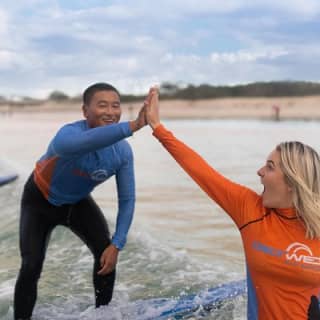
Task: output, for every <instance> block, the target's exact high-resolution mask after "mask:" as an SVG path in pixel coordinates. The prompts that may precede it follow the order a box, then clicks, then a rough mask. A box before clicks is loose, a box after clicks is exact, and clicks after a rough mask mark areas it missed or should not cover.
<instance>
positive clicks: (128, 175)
mask: <svg viewBox="0 0 320 320" xmlns="http://www.w3.org/2000/svg"><path fill="white" fill-rule="evenodd" d="M127 159H128V161H127V162H126V163H125V164H124V165H123V166H122V167H121V169H120V170H119V171H118V172H117V174H116V182H117V191H118V215H117V222H116V228H115V233H114V236H113V237H112V241H111V242H112V243H113V244H114V245H115V246H116V247H117V248H118V249H120V250H121V249H122V248H123V247H124V245H125V244H126V241H127V234H128V231H129V228H130V225H131V222H132V218H133V213H134V205H135V178H134V166H133V154H132V150H131V147H130V146H129V145H128V156H127Z"/></svg>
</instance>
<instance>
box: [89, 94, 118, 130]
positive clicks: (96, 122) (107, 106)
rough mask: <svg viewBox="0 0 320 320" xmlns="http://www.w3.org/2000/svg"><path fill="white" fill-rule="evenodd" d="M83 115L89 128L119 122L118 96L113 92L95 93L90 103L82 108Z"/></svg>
mask: <svg viewBox="0 0 320 320" xmlns="http://www.w3.org/2000/svg"><path fill="white" fill-rule="evenodd" d="M83 115H84V117H85V118H86V119H87V123H88V126H89V127H90V128H95V127H100V126H105V125H108V124H112V123H117V122H119V120H120V117H121V107H120V97H119V95H118V94H117V93H116V92H115V91H106V90H104V91H97V92H96V93H95V94H94V95H93V96H92V98H91V100H90V103H89V104H87V105H84V106H83Z"/></svg>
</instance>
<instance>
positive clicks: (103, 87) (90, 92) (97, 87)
mask: <svg viewBox="0 0 320 320" xmlns="http://www.w3.org/2000/svg"><path fill="white" fill-rule="evenodd" d="M98 91H114V92H116V93H117V94H118V96H119V97H120V93H119V91H118V90H117V89H116V88H115V87H114V86H112V85H111V84H109V83H104V82H98V83H95V84H93V85H91V86H90V87H88V88H87V89H86V90H85V91H84V92H83V95H82V98H83V104H84V105H88V104H90V101H91V99H92V97H93V96H94V94H95V93H96V92H98Z"/></svg>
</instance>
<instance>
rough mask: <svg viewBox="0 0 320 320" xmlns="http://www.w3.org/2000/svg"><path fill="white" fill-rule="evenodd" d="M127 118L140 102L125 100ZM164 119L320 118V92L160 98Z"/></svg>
mask: <svg viewBox="0 0 320 320" xmlns="http://www.w3.org/2000/svg"><path fill="white" fill-rule="evenodd" d="M160 100H161V99H160ZM121 105H122V109H123V114H124V117H125V118H129V119H132V118H134V116H135V115H136V114H137V112H138V110H139V109H140V106H141V105H142V101H141V102H132V103H122V104H121ZM160 108H161V109H160V112H161V117H162V118H163V119H271V120H277V119H279V120H288V119H290V120H291V119H295V120H320V95H319V96H305V97H254V98H251V97H250V98H243V97H241V98H218V99H200V100H161V101H160ZM78 111H79V112H80V113H81V104H79V103H72V102H68V101H66V102H61V103H57V102H52V101H46V102H44V103H43V104H39V105H23V106H21V105H20V106H13V105H11V106H10V105H1V106H0V114H14V113H34V112H35V113H48V112H50V113H51V112H59V113H60V112H76V113H77V112H78Z"/></svg>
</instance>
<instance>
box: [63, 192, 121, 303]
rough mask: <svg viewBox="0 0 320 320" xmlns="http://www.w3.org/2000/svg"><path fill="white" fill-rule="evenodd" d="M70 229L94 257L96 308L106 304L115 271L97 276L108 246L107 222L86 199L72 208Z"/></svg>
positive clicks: (94, 204) (94, 205)
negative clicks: (102, 255) (101, 258)
mask: <svg viewBox="0 0 320 320" xmlns="http://www.w3.org/2000/svg"><path fill="white" fill-rule="evenodd" d="M69 227H70V229H71V230H72V231H73V232H74V233H75V234H76V235H78V236H79V237H80V239H82V241H84V243H86V245H87V246H88V248H89V249H90V250H91V252H92V254H93V257H94V267H93V284H94V290H95V299H96V307H99V306H101V305H106V304H108V303H109V302H110V301H111V299H112V293H113V288H114V282H115V274H116V271H115V270H114V271H113V272H111V273H109V274H107V275H98V274H97V272H98V271H99V269H100V257H101V254H102V252H103V251H104V250H105V248H106V247H107V246H108V245H110V234H109V229H108V224H107V221H106V219H105V217H104V215H103V213H102V211H101V210H100V208H99V207H98V205H97V204H96V203H95V201H94V200H93V199H92V198H91V197H88V198H86V199H83V200H81V201H79V202H78V203H76V204H75V205H73V206H72V208H71V212H70V217H69Z"/></svg>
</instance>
